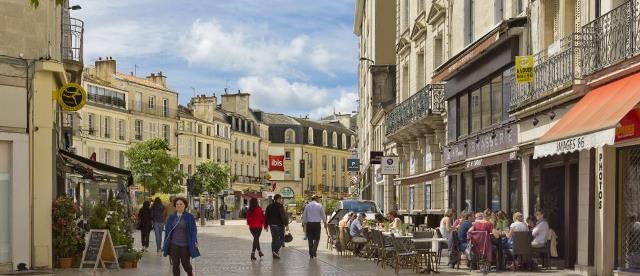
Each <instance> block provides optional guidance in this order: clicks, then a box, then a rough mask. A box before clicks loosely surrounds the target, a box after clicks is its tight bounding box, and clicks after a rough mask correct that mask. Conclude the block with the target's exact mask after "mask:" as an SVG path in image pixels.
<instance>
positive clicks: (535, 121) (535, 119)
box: [533, 117, 540, 126]
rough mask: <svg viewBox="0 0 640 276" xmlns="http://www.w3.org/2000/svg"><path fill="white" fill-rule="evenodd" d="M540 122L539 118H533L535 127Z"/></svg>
mask: <svg viewBox="0 0 640 276" xmlns="http://www.w3.org/2000/svg"><path fill="white" fill-rule="evenodd" d="M539 122H540V121H538V117H533V126H537V125H538V123H539Z"/></svg>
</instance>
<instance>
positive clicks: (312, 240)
mask: <svg viewBox="0 0 640 276" xmlns="http://www.w3.org/2000/svg"><path fill="white" fill-rule="evenodd" d="M306 228H307V229H306V230H307V231H306V234H307V241H308V242H309V256H312V257H315V256H317V251H318V244H319V243H320V232H321V231H320V230H321V228H320V222H307V225H306Z"/></svg>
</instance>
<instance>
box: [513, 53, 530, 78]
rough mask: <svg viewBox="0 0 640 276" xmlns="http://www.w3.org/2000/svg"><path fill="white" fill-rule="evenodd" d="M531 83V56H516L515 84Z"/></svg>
mask: <svg viewBox="0 0 640 276" xmlns="http://www.w3.org/2000/svg"><path fill="white" fill-rule="evenodd" d="M532 81H533V56H516V82H517V83H529V82H532Z"/></svg>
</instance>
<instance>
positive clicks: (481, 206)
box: [473, 176, 489, 212]
mask: <svg viewBox="0 0 640 276" xmlns="http://www.w3.org/2000/svg"><path fill="white" fill-rule="evenodd" d="M473 186H475V188H476V211H478V212H482V211H484V210H485V209H487V208H488V207H489V206H488V205H487V180H486V177H485V176H482V177H474V178H473Z"/></svg>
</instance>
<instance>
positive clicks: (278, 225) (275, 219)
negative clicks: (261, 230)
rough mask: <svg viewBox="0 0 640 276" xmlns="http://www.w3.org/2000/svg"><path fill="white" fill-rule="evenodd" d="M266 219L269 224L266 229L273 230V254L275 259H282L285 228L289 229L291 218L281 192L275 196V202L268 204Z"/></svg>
mask: <svg viewBox="0 0 640 276" xmlns="http://www.w3.org/2000/svg"><path fill="white" fill-rule="evenodd" d="M265 220H266V224H267V225H268V226H269V228H266V229H265V230H266V231H267V232H269V230H271V254H272V255H273V258H274V259H280V254H279V252H280V248H282V247H283V246H284V230H285V228H286V230H287V231H289V220H288V219H287V214H286V213H285V211H284V206H283V205H282V196H281V195H280V194H276V195H275V196H273V202H272V203H271V204H269V206H267V211H266V214H265Z"/></svg>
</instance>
